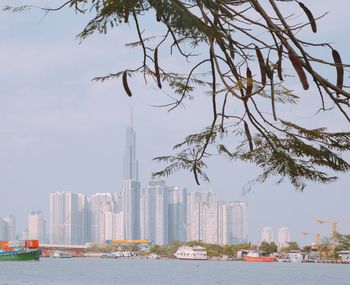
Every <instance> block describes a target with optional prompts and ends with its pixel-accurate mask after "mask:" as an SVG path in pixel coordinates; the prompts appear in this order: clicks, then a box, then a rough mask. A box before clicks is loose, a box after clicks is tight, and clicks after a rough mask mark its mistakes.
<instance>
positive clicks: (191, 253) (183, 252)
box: [174, 246, 208, 260]
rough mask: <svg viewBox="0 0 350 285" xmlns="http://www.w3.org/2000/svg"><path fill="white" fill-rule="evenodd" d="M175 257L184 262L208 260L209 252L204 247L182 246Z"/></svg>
mask: <svg viewBox="0 0 350 285" xmlns="http://www.w3.org/2000/svg"><path fill="white" fill-rule="evenodd" d="M174 256H175V257H176V258H177V259H184V260H207V259H208V255H207V251H206V250H205V249H204V247H202V246H193V247H192V246H180V247H179V248H178V249H177V251H176V252H175V254H174Z"/></svg>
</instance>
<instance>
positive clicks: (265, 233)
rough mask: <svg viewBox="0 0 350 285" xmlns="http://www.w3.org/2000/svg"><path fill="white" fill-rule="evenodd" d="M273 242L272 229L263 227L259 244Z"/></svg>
mask: <svg viewBox="0 0 350 285" xmlns="http://www.w3.org/2000/svg"><path fill="white" fill-rule="evenodd" d="M264 241H265V242H268V243H271V242H273V229H272V228H271V227H264V228H263V229H262V230H261V242H264Z"/></svg>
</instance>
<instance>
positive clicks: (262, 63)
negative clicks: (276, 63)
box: [255, 46, 266, 86]
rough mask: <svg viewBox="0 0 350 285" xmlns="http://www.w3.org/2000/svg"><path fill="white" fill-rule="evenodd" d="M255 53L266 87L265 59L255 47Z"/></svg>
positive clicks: (262, 81)
mask: <svg viewBox="0 0 350 285" xmlns="http://www.w3.org/2000/svg"><path fill="white" fill-rule="evenodd" d="M255 52H256V56H257V58H258V61H259V66H260V73H261V84H262V85H264V86H265V85H266V66H265V61H264V57H263V55H262V53H261V51H260V49H259V48H258V47H257V46H255Z"/></svg>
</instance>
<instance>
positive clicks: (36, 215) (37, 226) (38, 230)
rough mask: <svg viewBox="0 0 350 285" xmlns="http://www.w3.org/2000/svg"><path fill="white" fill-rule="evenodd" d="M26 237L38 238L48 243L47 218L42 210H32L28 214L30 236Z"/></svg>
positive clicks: (40, 241)
mask: <svg viewBox="0 0 350 285" xmlns="http://www.w3.org/2000/svg"><path fill="white" fill-rule="evenodd" d="M26 239H37V240H39V243H46V242H47V240H46V220H45V217H44V214H43V213H42V212H41V211H37V212H34V211H33V212H31V213H30V214H29V216H28V236H27V238H26Z"/></svg>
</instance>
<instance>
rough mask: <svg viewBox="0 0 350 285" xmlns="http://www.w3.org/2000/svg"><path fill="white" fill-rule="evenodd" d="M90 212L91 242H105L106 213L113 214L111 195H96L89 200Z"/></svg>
mask: <svg viewBox="0 0 350 285" xmlns="http://www.w3.org/2000/svg"><path fill="white" fill-rule="evenodd" d="M90 211H91V242H93V243H104V242H106V240H107V238H106V217H105V214H106V213H108V212H112V213H113V212H114V209H113V195H112V194H111V193H96V194H94V195H92V196H91V198H90Z"/></svg>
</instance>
